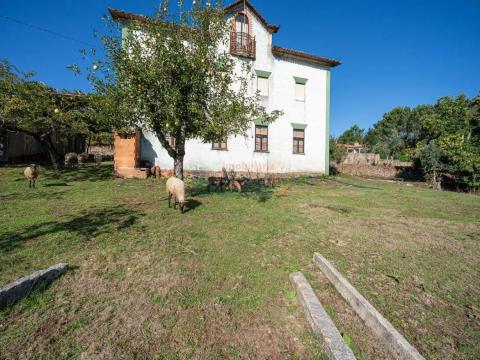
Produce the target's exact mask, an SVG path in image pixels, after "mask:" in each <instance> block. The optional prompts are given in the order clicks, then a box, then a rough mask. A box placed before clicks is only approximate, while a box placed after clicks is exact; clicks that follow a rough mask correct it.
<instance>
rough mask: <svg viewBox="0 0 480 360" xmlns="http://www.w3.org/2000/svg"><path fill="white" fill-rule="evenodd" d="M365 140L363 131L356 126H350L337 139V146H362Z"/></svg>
mask: <svg viewBox="0 0 480 360" xmlns="http://www.w3.org/2000/svg"><path fill="white" fill-rule="evenodd" d="M364 138H365V129H362V128H360V127H359V126H358V125H356V124H355V125H352V127H350V129H348V130H345V131H344V132H343V134H342V135H340V136H339V137H338V139H337V140H338V143H339V144H354V143H356V142H357V143H359V144H362V143H363V142H364Z"/></svg>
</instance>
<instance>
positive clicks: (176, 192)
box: [166, 177, 185, 213]
mask: <svg viewBox="0 0 480 360" xmlns="http://www.w3.org/2000/svg"><path fill="white" fill-rule="evenodd" d="M166 187H167V195H168V207H171V205H170V201H171V200H172V197H173V201H174V202H173V208H174V209H176V208H177V204H179V205H180V211H181V212H182V213H183V208H184V207H185V183H184V182H183V181H182V180H180V179H178V178H176V177H171V178H169V179H168V180H167V186H166Z"/></svg>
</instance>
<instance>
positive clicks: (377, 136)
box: [366, 106, 431, 160]
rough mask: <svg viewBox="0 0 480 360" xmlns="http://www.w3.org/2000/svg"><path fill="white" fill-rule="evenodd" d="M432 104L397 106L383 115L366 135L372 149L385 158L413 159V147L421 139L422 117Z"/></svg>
mask: <svg viewBox="0 0 480 360" xmlns="http://www.w3.org/2000/svg"><path fill="white" fill-rule="evenodd" d="M430 109H431V107H430V106H418V107H416V108H414V109H412V108H409V107H397V108H395V109H393V110H392V111H390V112H388V113H386V114H385V115H383V118H382V119H381V120H380V121H378V122H377V123H376V124H375V125H374V127H373V128H372V129H370V130H369V131H368V133H367V135H366V142H367V143H368V144H369V145H370V147H371V148H372V151H374V152H376V153H379V154H380V155H381V156H382V157H383V158H387V157H393V158H404V159H407V160H411V159H412V157H413V149H414V148H415V147H416V144H417V142H418V141H419V140H420V139H421V123H420V118H421V117H422V116H423V115H424V114H426V113H428V112H429V111H430Z"/></svg>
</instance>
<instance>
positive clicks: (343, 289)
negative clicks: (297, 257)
mask: <svg viewBox="0 0 480 360" xmlns="http://www.w3.org/2000/svg"><path fill="white" fill-rule="evenodd" d="M313 262H314V263H315V264H316V265H317V266H318V267H319V268H320V270H322V272H323V273H324V274H325V276H326V277H327V279H328V280H330V282H331V283H332V284H333V286H335V288H336V289H337V291H338V292H339V293H340V294H341V295H342V296H343V298H344V299H345V300H346V301H347V302H348V303H349V304H350V305H351V306H352V308H353V309H354V310H355V312H356V313H357V315H358V316H360V318H361V319H362V320H363V321H365V323H366V324H367V325H368V326H369V327H370V328H371V329H372V331H373V332H374V333H375V334H376V335H377V336H378V337H379V338H380V339H381V340H382V341H383V342H384V344H385V346H386V347H387V349H388V350H389V351H390V352H391V354H392V355H393V356H394V358H395V359H405V360H407V359H414V360H424V358H423V356H422V355H420V353H419V352H418V351H417V349H415V348H414V347H413V346H412V345H410V343H409V342H408V341H407V340H406V339H405V338H404V337H403V336H402V334H400V333H399V332H398V331H397V330H396V329H395V328H394V327H393V325H392V324H390V322H389V321H388V320H387V319H385V318H384V317H383V316H382V315H381V314H380V313H379V312H378V311H377V310H376V309H375V308H374V307H373V306H372V305H371V304H370V303H369V302H368V301H367V299H365V298H364V297H363V296H362V295H361V294H360V293H359V292H358V291H357V290H356V289H355V288H354V287H353V286H352V285H351V284H350V283H349V282H348V281H347V279H345V278H344V277H343V276H342V275H341V274H340V273H339V272H338V271H337V270H336V269H335V268H334V267H333V266H332V264H330V262H329V261H327V260H326V259H325V258H324V257H323V256H322V255H320V254H319V253H315V254H314V255H313Z"/></svg>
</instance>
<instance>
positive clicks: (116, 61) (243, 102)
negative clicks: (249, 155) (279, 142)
mask: <svg viewBox="0 0 480 360" xmlns="http://www.w3.org/2000/svg"><path fill="white" fill-rule="evenodd" d="M170 11H172V9H171V8H170V7H169V4H168V1H167V2H165V3H164V6H163V7H162V8H161V9H160V11H159V12H158V13H157V15H156V17H155V18H146V17H145V18H143V17H141V18H134V19H131V20H130V21H129V22H128V23H126V24H123V25H124V29H123V35H124V36H123V38H122V39H121V40H120V39H119V38H118V36H116V35H115V34H114V33H113V34H111V35H108V36H105V37H103V42H104V45H105V48H106V50H107V60H106V61H104V62H98V63H96V65H95V69H97V67H98V70H97V71H96V72H94V73H93V74H92V73H91V74H90V78H91V79H92V80H93V84H94V87H95V89H96V91H97V92H98V93H100V94H103V95H105V99H107V102H106V103H105V104H104V105H105V108H104V110H105V111H106V113H108V114H109V115H108V116H109V117H110V118H111V119H113V120H114V121H115V123H116V125H117V128H118V129H128V128H141V129H142V130H147V131H151V132H153V133H154V134H156V136H157V137H158V140H159V141H160V143H161V144H162V146H163V147H164V148H165V149H166V150H167V152H168V154H169V155H170V156H171V157H172V159H173V160H174V172H175V176H176V177H178V178H183V160H184V156H185V143H186V141H187V140H188V139H193V138H199V139H201V140H203V141H205V142H211V141H218V140H220V139H223V138H225V137H227V136H229V135H242V134H246V132H247V130H248V129H249V128H250V127H251V124H252V121H253V120H255V119H257V118H259V119H262V120H263V121H264V122H267V123H268V122H272V121H274V120H275V119H276V118H277V117H278V116H280V114H281V113H280V112H279V111H273V112H271V113H267V111H266V110H265V108H264V107H262V106H261V105H260V102H259V101H258V98H257V96H256V94H254V93H252V92H251V91H250V87H251V86H250V85H251V83H252V78H253V75H252V71H251V68H250V66H249V64H248V62H246V61H243V60H240V59H238V58H234V57H232V56H231V55H230V54H228V52H227V51H226V49H227V48H228V47H227V42H228V39H229V36H228V35H229V31H230V29H231V27H230V26H231V25H230V24H228V22H227V21H226V19H225V14H224V10H223V8H222V7H221V4H218V5H217V6H209V5H205V4H203V3H202V2H201V1H198V2H196V3H194V5H192V6H191V7H189V8H187V9H185V8H182V7H179V8H177V9H175V11H172V13H171V12H170ZM112 25H114V23H112ZM99 70H103V71H102V72H100V71H99ZM97 74H98V75H97ZM100 74H101V75H100ZM170 137H173V138H174V139H175V141H169V138H170Z"/></svg>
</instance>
